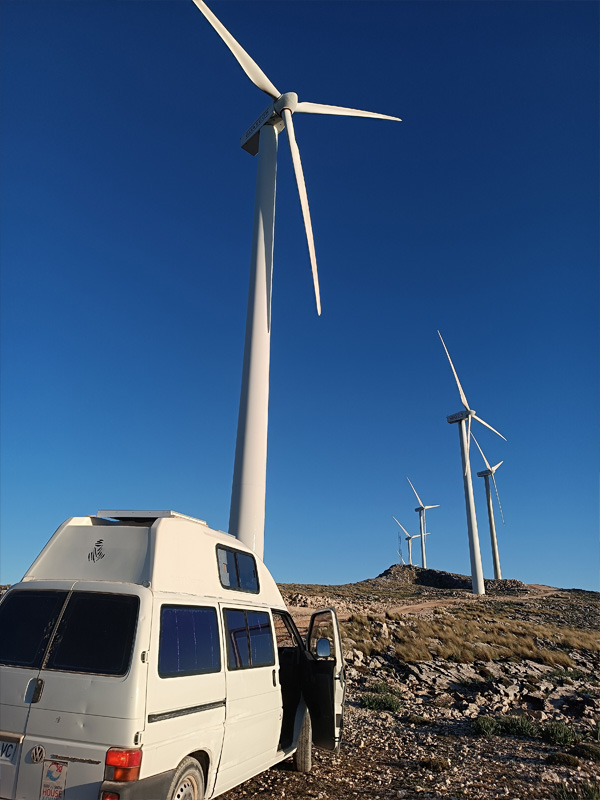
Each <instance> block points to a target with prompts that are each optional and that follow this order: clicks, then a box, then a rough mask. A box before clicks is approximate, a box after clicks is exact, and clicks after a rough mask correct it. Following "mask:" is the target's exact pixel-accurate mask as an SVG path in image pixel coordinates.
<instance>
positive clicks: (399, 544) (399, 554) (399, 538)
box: [397, 533, 406, 567]
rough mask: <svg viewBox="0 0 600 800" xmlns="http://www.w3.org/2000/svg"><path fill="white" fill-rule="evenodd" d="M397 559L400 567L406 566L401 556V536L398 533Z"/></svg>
mask: <svg viewBox="0 0 600 800" xmlns="http://www.w3.org/2000/svg"><path fill="white" fill-rule="evenodd" d="M397 552H398V558H399V559H400V563H401V564H402V566H403V567H404V566H406V561H405V560H404V556H403V555H402V534H401V533H398V551H397Z"/></svg>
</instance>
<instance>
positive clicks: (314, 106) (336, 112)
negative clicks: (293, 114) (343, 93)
mask: <svg viewBox="0 0 600 800" xmlns="http://www.w3.org/2000/svg"><path fill="white" fill-rule="evenodd" d="M296 111H300V112H302V113H304V114H332V115H333V116H339V117H369V118H370V119H391V120H393V121H394V122H402V120H401V119H400V117H390V116H389V114H377V113H376V112H375V111H361V110H360V109H358V108H345V107H344V106H325V105H323V104H322V103H305V102H302V103H298V105H297V106H296Z"/></svg>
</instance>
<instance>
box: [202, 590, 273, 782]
mask: <svg viewBox="0 0 600 800" xmlns="http://www.w3.org/2000/svg"><path fill="white" fill-rule="evenodd" d="M250 606H251V608H259V607H260V606H259V604H258V603H252V604H249V605H248V607H250ZM221 607H222V609H223V610H226V609H228V610H236V609H240V610H244V607H243V606H242V605H241V604H240V603H222V604H221ZM248 607H247V608H248ZM261 610H263V611H268V609H267V608H263V609H261ZM224 653H225V657H226V658H227V656H228V651H227V648H224ZM275 658H276V655H274V663H273V664H272V665H270V666H265V667H258V668H251V669H237V670H228V671H227V724H226V727H225V740H224V743H223V752H222V755H221V763H220V765H219V774H218V776H217V782H216V786H215V793H216V794H220V793H221V792H226V791H227V790H228V789H231V788H232V787H233V786H237V785H238V784H239V783H241V782H242V781H245V780H247V779H248V778H250V777H252V776H254V775H256V774H257V773H259V772H262V771H263V770H265V769H268V768H269V767H271V766H272V765H273V764H275V763H276V762H277V761H279V760H280V759H281V758H283V753H281V754H280V755H279V757H278V753H277V745H278V742H279V734H280V731H281V720H282V702H281V691H280V689H279V683H278V679H277V673H278V669H277V666H278V665H277V663H276V662H275Z"/></svg>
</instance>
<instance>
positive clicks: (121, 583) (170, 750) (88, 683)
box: [0, 512, 331, 800]
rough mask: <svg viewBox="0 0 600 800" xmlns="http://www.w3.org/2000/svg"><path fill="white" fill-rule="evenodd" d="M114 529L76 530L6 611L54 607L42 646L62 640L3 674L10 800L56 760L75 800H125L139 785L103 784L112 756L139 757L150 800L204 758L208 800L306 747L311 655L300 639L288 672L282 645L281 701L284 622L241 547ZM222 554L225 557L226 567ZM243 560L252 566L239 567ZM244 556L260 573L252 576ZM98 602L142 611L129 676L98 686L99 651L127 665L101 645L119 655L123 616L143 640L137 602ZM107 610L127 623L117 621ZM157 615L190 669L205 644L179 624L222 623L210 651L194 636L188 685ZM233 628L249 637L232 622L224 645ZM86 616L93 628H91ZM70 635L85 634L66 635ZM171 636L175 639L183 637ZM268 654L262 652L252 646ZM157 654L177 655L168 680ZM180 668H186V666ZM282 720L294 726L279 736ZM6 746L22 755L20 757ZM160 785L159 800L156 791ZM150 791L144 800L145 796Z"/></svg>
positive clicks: (154, 521)
mask: <svg viewBox="0 0 600 800" xmlns="http://www.w3.org/2000/svg"><path fill="white" fill-rule="evenodd" d="M109 513H111V514H114V517H113V518H104V517H100V516H98V517H72V518H71V519H69V520H67V521H66V522H65V523H64V524H63V525H61V526H60V527H59V528H58V530H57V531H56V533H55V534H54V535H53V536H52V538H51V539H50V541H49V542H48V544H47V545H46V546H45V547H44V549H43V550H42V552H41V553H40V555H39V556H38V558H37V559H36V560H35V561H34V563H33V564H32V566H31V567H30V569H29V570H28V571H27V573H26V574H25V576H24V578H23V580H22V582H21V583H20V584H17V585H16V586H14V587H11V589H10V590H9V592H8V593H7V595H6V596H5V598H3V599H2V603H4V600H5V599H6V597H8V596H13V597H15V595H16V593H17V592H21V593H22V592H24V593H25V594H26V593H27V592H29V591H32V592H33V591H35V592H38V593H39V592H40V591H44V592H50V593H57V594H56V597H57V598H59V601H57V602H59V605H58V606H57V608H62V611H61V612H60V614H59V616H58V617H57V618H56V620H57V621H56V622H54V623H52V627H49V625H48V623H47V622H44V623H43V625H44V626H45V627H44V630H45V631H53V633H51V634H50V633H47V634H44V636H45V637H46V638H43V641H44V642H46V644H45V645H44V647H43V648H42V649H41V650H39V651H38V652H40V653H44V652H45V653H46V656H45V657H44V659H41V658H40V659H38V657H37V656H36V659H34V660H30V661H27V662H26V661H18V660H15V658H16V657H15V656H11V655H7V656H6V657H5V656H3V658H6V660H5V661H3V663H2V664H0V673H1V674H0V713H1V717H2V723H1V724H0V729H1V730H0V745H1V744H2V743H3V744H4V746H5V750H6V748H7V747H8V748H9V749H10V752H11V753H12V754H13V755H14V758H3V759H2V758H0V798H7V800H37V799H38V798H39V797H40V793H41V789H42V786H43V783H42V780H43V775H44V770H45V769H46V768H47V767H46V766H45V764H48V763H50V762H49V761H48V759H50V760H56V761H59V762H63V763H64V765H65V769H66V774H67V780H66V797H67V798H68V800H98V796H99V792H100V791H101V789H102V787H107V786H108V787H109V790H110V791H117V790H118V791H117V793H119V792H121V793H122V794H123V796H124V797H125V798H127V797H130V796H132V795H131V794H130V793H129V789H130V788H134V787H133V785H132V784H126V783H118V784H115V782H114V779H113V778H112V777H111V775H112V773H111V774H110V775H109V774H108V773H106V772H105V759H106V753H107V751H108V749H109V748H111V747H118V748H124V749H134V750H135V749H138V748H141V750H142V753H143V755H142V762H141V769H140V773H139V780H140V781H146V782H148V785H149V786H150V785H151V788H150V792H151V793H152V796H154V795H155V794H157V796H158V795H160V796H161V797H162V795H163V794H164V795H165V796H166V794H167V793H168V792H167V790H166V789H165V788H164V787H165V786H166V787H168V785H169V781H170V776H172V774H173V772H174V771H175V769H176V768H177V766H178V765H179V764H180V763H181V762H182V760H183V759H184V758H186V757H188V756H190V755H192V756H194V757H196V758H198V759H199V762H200V763H201V765H202V767H203V769H204V771H205V774H206V792H205V796H206V797H207V798H210V797H214V796H216V795H218V794H221V793H222V792H224V791H227V790H228V789H230V788H232V787H234V786H236V785H238V784H239V783H241V782H243V781H244V780H247V779H248V778H250V777H253V776H254V775H256V774H258V773H259V772H261V771H263V770H265V769H268V768H269V767H271V766H272V765H273V764H275V763H277V762H278V761H281V760H282V759H283V758H286V757H287V756H289V755H291V754H292V753H293V752H294V750H295V748H296V746H297V741H298V735H299V732H300V728H301V725H302V720H303V718H304V714H305V713H306V705H305V702H304V699H303V698H302V696H301V694H300V684H299V681H300V675H301V670H300V662H301V661H302V659H306V658H308V659H309V662H307V663H308V665H310V663H312V661H311V658H312V656H311V655H310V654H308V651H306V652H305V651H304V645H303V644H302V643H301V641H300V639H299V637H298V639H297V641H298V645H297V650H295V648H294V647H292V648H291V651H292V653H291V655H292V656H293V655H294V652H296V656H295V660H294V661H293V662H290V660H289V659H290V652H289V651H290V647H289V645H286V647H287V651H286V652H287V659H286V669H285V680H284V683H285V687H282V684H281V683H280V676H281V675H283V672H281V671H280V663H279V651H278V638H277V636H276V635H275V628H274V625H273V613H274V612H277V613H278V615H281V614H283V615H286V616H287V617H288V618H289V615H288V614H287V611H286V608H285V604H284V602H283V598H282V597H281V594H280V592H279V589H278V587H277V585H276V584H275V581H274V580H273V578H272V576H271V575H270V573H269V572H268V570H267V569H266V567H265V566H264V564H263V562H262V561H261V560H260V559H258V558H257V557H256V556H255V554H254V553H252V551H251V550H250V549H249V548H248V547H246V546H244V545H243V544H242V543H241V542H240V541H238V540H237V539H235V538H234V537H232V536H230V535H229V534H226V533H223V532H221V531H215V530H212V529H211V528H209V527H208V526H207V524H206V523H205V522H202V521H200V520H194V519H192V518H190V517H185V516H183V515H179V514H176V513H174V512H109ZM151 515H152V516H151ZM154 515H156V516H154ZM218 553H219V557H218V556H217V554H218ZM224 553H228V554H229V555H228V556H226V557H224ZM236 553H237V554H238V555H235V554H236ZM239 554H244V555H243V558H242V556H241V555H239ZM245 554H248V555H249V556H251V557H252V561H251V563H250V559H248V558H247V557H246V555H245ZM229 556H231V558H232V559H233V561H231V560H230V559H229ZM252 565H254V566H252ZM244 570H246V572H244ZM248 570H250V572H249V573H248ZM234 573H235V575H234ZM242 574H244V576H245V577H244V580H242ZM248 574H250V576H251V580H249V581H248V580H246V578H247V576H248ZM236 576H237V578H238V582H236V580H235V577H236ZM257 582H258V583H257ZM235 587H238V588H235ZM99 595H102V596H103V597H104V596H108V598H110V596H113V595H116V596H118V597H119V598H122V597H123V596H129V597H135V598H137V602H138V603H139V607H138V610H137V613H138V616H137V623H136V629H135V633H134V636H133V644H132V645H131V647H132V650H131V657H130V661H129V665H128V667H127V669H126V672H125V674H120V672H119V674H117V673H116V672H113V673H112V674H95V673H94V672H93V669H98V666H97V665H98V664H99V663H102V659H99V660H96V656H95V655H93V656H90V657H88V655H85V656H81V654H87V653H89V652H93V648H94V645H96V651H97V652H98V653H100V654H102V655H105V654H108V653H113V652H118V648H117V649H116V650H115V649H112V648H110V647H109V648H108V649H107V648H106V647H105V646H104V645H101V644H100V642H113V641H114V640H113V637H112V632H113V631H115V632H117V631H116V629H115V627H114V626H115V625H120V624H121V620H122V619H123V614H122V611H121V609H122V608H123V609H125V608H129V609H131V610H130V611H125V612H123V613H125V615H127V614H129V615H130V620H131V623H130V624H131V625H133V619H134V618H133V616H131V614H132V613H133V610H132V609H133V604H132V601H129V600H128V601H123V603H122V604H121V601H120V600H117V599H115V600H113V599H100V598H99V597H98V596H99ZM19 597H21V598H22V597H23V595H18V596H17V597H16V600H15V602H16V603H17V605H15V606H10V607H11V608H15V609H16V608H23V606H22V605H19V603H22V602H23V601H22V599H19ZM61 597H62V598H64V600H60V598H61ZM47 602H50V604H51V605H52V603H53V602H54V599H53V595H49V599H48V600H47V599H46V598H40V600H39V601H38V603H39V606H40V607H45V605H46V603H47ZM78 603H79V605H77V604H78ZM27 604H28V601H25V605H27ZM34 605H35V604H34ZM109 606H110V607H112V608H114V609H118V610H117V611H115V612H114V613H113V612H110V611H108V612H107V611H106V610H105V609H107V608H108V607H109ZM36 607H37V605H36ZM72 607H74V608H79V609H80V611H79V612H78V613H79V614H80V616H79V617H76V616H73V615H72V613H71V611H70V609H71V608H72ZM6 608H7V609H8V608H9V606H7V607H6ZM163 611H164V612H165V613H166V616H165V617H164V619H165V621H166V622H165V626H164V631H165V633H164V635H165V636H167V637H168V636H169V635H173V636H174V637H175V639H174V640H175V641H176V642H177V643H180V644H181V648H182V650H181V653H182V654H183V651H184V650H185V648H186V647H188V644H189V643H190V641H192V640H193V641H196V637H195V631H196V628H194V629H193V630H194V636H193V639H192V638H190V636H189V635H188V633H187V632H185V631H186V630H187V629H186V628H185V625H186V624H187V623H185V619H193V620H195V621H194V623H193V624H194V625H196V621H198V625H200V627H199V629H198V630H200V629H201V625H202V624H204V623H201V622H199V620H200V618H202V619H204V620H206V619H207V615H210V614H209V612H210V613H212V617H211V619H212V620H213V621H212V623H211V624H210V625H209V626H208V630H209V631H210V636H211V638H210V641H209V640H208V639H205V638H203V635H199V636H198V639H197V641H198V642H199V643H200V645H199V646H197V647H196V646H194V648H192V650H193V652H194V653H196V655H195V656H194V657H195V658H196V662H195V664H196V666H195V667H194V668H192V669H191V670H190V669H189V668H188V667H187V666H186V667H185V669H187V670H188V671H187V672H186V671H185V670H184V668H183V667H180V666H179V665H180V650H179V644H178V645H177V648H171V650H169V649H168V648H165V649H164V650H161V648H162V639H161V637H162V636H163V617H162V616H161V615H162V614H163ZM228 612H231V613H232V614H234V615H235V614H240V613H242V612H243V613H242V619H245V620H246V622H245V623H244V622H242V623H241V625H239V624H237V623H235V625H234V623H233V622H232V625H234V627H232V628H231V630H228V622H227V620H228V616H227V615H228ZM272 612H273V613H272ZM11 613H12V612H10V613H9V612H8V611H7V614H8V615H9V616H6V617H5V619H7V620H10V619H11V617H10V614H11ZM28 613H29V612H28ZM52 613H53V614H54V613H57V612H52ZM73 613H75V612H73ZM90 613H91V616H92V618H93V619H95V620H96V623H95V624H96V626H99V627H94V625H92V626H91V627H86V621H87V620H89V619H90ZM49 614H50V611H48V612H44V613H43V614H42V616H38V617H37V619H44V620H46V619H50V616H48V615H49ZM169 614H170V615H171V616H170V617H169ZM244 614H245V615H246V616H245V617H244ZM63 615H64V624H63V621H61V620H63ZM180 615H181V616H180ZM185 615H190V616H189V617H186V616H185ZM278 618H279V617H278ZM32 619H33V618H32ZM74 619H78V620H80V621H79V622H77V623H75V622H73V623H72V622H71V620H74ZM169 619H170V620H171V622H170V623H169V622H168V620H169ZM231 619H233V617H232V618H231ZM236 619H237V617H236ZM81 620H83V622H81ZM173 620H175V621H176V623H177V626H179V627H177V626H175V627H174V623H173ZM9 624H12V622H10V623H9ZM289 624H290V625H292V623H291V622H290V623H289ZM169 625H170V626H171V627H170V628H169ZM244 625H245V627H244ZM69 626H70V627H69ZM82 629H83V630H84V631H85V633H86V636H87V638H86V636H82V639H81V643H80V642H79V637H76V639H75V640H74V641H71V639H70V637H71V636H72V631H73V630H75V631H79V630H82ZM175 629H176V632H175V633H173V631H174V630H175ZM27 630H31V629H30V628H28V629H27ZM94 630H96V631H98V630H102V631H103V633H102V637H103V638H102V637H101V638H99V639H98V638H97V639H90V631H91V634H92V635H93V632H94ZM123 630H124V629H123ZM128 630H129V631H131V628H129V629H128ZM0 635H1V631H0ZM63 635H64V639H63ZM128 635H129V636H130V635H131V633H129V634H128ZM243 635H245V636H246V639H245V640H244V639H243ZM254 635H256V636H257V637H258V639H257V640H256V641H254V640H253V636H254ZM236 636H240V639H239V642H242V641H246V642H247V650H248V656H249V657H250V661H249V665H248V666H247V665H245V664H243V663H241V662H240V661H239V654H240V653H241V652H242V649H241V644H240V645H239V646H238V640H237V639H236V638H235V637H236ZM47 637H50V638H47ZM186 637H187V638H186ZM260 637H263V638H262V640H261V639H260ZM228 639H229V640H230V641H229V642H228ZM67 640H68V641H69V644H67ZM217 640H218V641H217ZM259 640H260V641H262V642H263V644H259V643H257V642H258V641H259ZM11 641H12V639H11ZM129 641H131V639H129ZM269 641H270V642H271V644H272V647H273V650H272V654H271V651H270V647H271V644H269ZM63 642H64V648H63ZM85 642H87V645H85V644H84V643H85ZM230 645H231V647H233V649H234V650H235V651H236V652H237V653H238V656H237V658H238V662H239V663H237V664H234V663H230ZM11 646H12V645H11ZM69 647H71V648H74V649H72V651H71V652H72V653H73V655H72V656H71V658H72V660H71V661H69V662H66V661H61V660H60V658H59V656H58V655H56V654H60V655H61V657H62V652H63V649H66V650H68V648H69ZM90 648H91V650H90ZM253 648H256V650H255V649H253ZM261 648H262V651H261ZM285 649H286V648H285V647H284V650H285ZM11 652H13V651H11ZM14 652H16V651H14ZM126 652H128V651H125V649H123V653H126ZM161 652H164V653H169V654H170V655H169V657H173V653H175V658H176V661H177V667H176V668H175V669H174V671H173V670H172V669H171V668H169V667H165V666H164V664H166V663H167V662H166V661H164V662H163V667H161V655H160V654H161ZM206 652H210V653H212V655H211V658H212V659H213V661H211V662H210V663H209V665H208V666H205V665H204V661H203V659H204V658H205V653H206ZM265 652H266V653H267V656H265V655H264V654H265ZM281 652H283V650H282V651H281ZM259 653H262V655H259ZM217 656H218V658H219V659H220V661H219V663H216V661H215V659H216V658H217ZM89 658H92V662H93V663H92V666H91V667H90V666H89V664H88V660H89ZM123 658H125V656H123ZM165 658H167V657H166V656H165ZM11 659H12V660H11ZM86 659H87V660H86ZM181 659H182V660H181V664H184V665H185V664H186V663H187V662H186V661H185V657H184V656H183V655H181ZM313 661H314V659H313ZM20 663H30V664H34V663H36V664H38V667H37V668H33V667H30V668H26V667H20V666H18V664H20ZM110 663H112V662H110ZM291 663H296V664H297V667H298V671H297V676H298V678H297V680H298V684H297V686H298V688H297V696H296V695H295V694H294V691H292V692H291V693H290V684H289V681H290V679H292V680H294V681H295V680H296V678H293V676H292V678H290V674H291V673H290V664H291ZM303 663H304V662H303ZM12 664H16V665H17V666H12ZM54 664H55V665H58V666H52V665H54ZM123 664H125V661H123ZM80 665H81V666H80ZM305 666H307V665H306V664H305ZM121 668H122V667H121V665H119V668H118V669H119V670H121ZM77 669H81V671H79V672H78V671H75V670H77ZM107 669H108V670H109V671H110V669H112V667H107ZM161 669H163V672H162V674H161ZM170 670H171V671H170ZM282 680H283V679H282ZM284 697H287V700H284ZM290 697H291V698H292V699H291V700H290ZM294 698H296V699H294ZM286 703H287V705H286ZM313 703H314V698H313ZM284 707H285V708H286V709H287V717H286V719H287V720H288V722H287V723H286V726H287V727H286V730H287V733H286V734H285V736H284V728H283V722H282V719H283V711H284ZM312 714H313V710H312V708H311V715H312ZM290 715H291V716H290ZM292 722H293V724H291V723H292ZM11 743H14V744H15V747H14V748H12V749H11V748H10V745H11ZM34 748H37V749H38V750H39V748H43V751H44V754H43V760H41V761H37V762H36V763H34V761H35V759H32V755H33V754H34ZM329 749H331V748H329ZM107 776H108V777H107ZM111 781H112V783H111ZM156 781H158V784H157V783H156ZM165 782H166V783H165ZM146 785H147V784H146V783H144V784H143V786H146ZM157 785H160V787H161V788H160V789H156V788H154V787H156V786H157ZM115 787H116V788H115ZM140 790H141V791H142V792H143V791H145V790H144V789H143V787H142V786H140ZM135 796H136V797H139V794H135Z"/></svg>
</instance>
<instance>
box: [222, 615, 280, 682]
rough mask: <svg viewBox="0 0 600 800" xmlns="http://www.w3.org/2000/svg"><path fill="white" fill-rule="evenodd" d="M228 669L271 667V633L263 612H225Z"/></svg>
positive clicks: (272, 658) (273, 662) (273, 653)
mask: <svg viewBox="0 0 600 800" xmlns="http://www.w3.org/2000/svg"><path fill="white" fill-rule="evenodd" d="M224 614H225V627H226V635H227V651H228V654H229V657H228V665H229V669H246V668H248V667H271V666H273V665H274V664H275V651H274V648H273V631H272V630H271V623H270V620H269V615H268V614H267V613H266V612H265V611H240V610H238V609H232V608H227V609H225V612H224Z"/></svg>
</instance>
